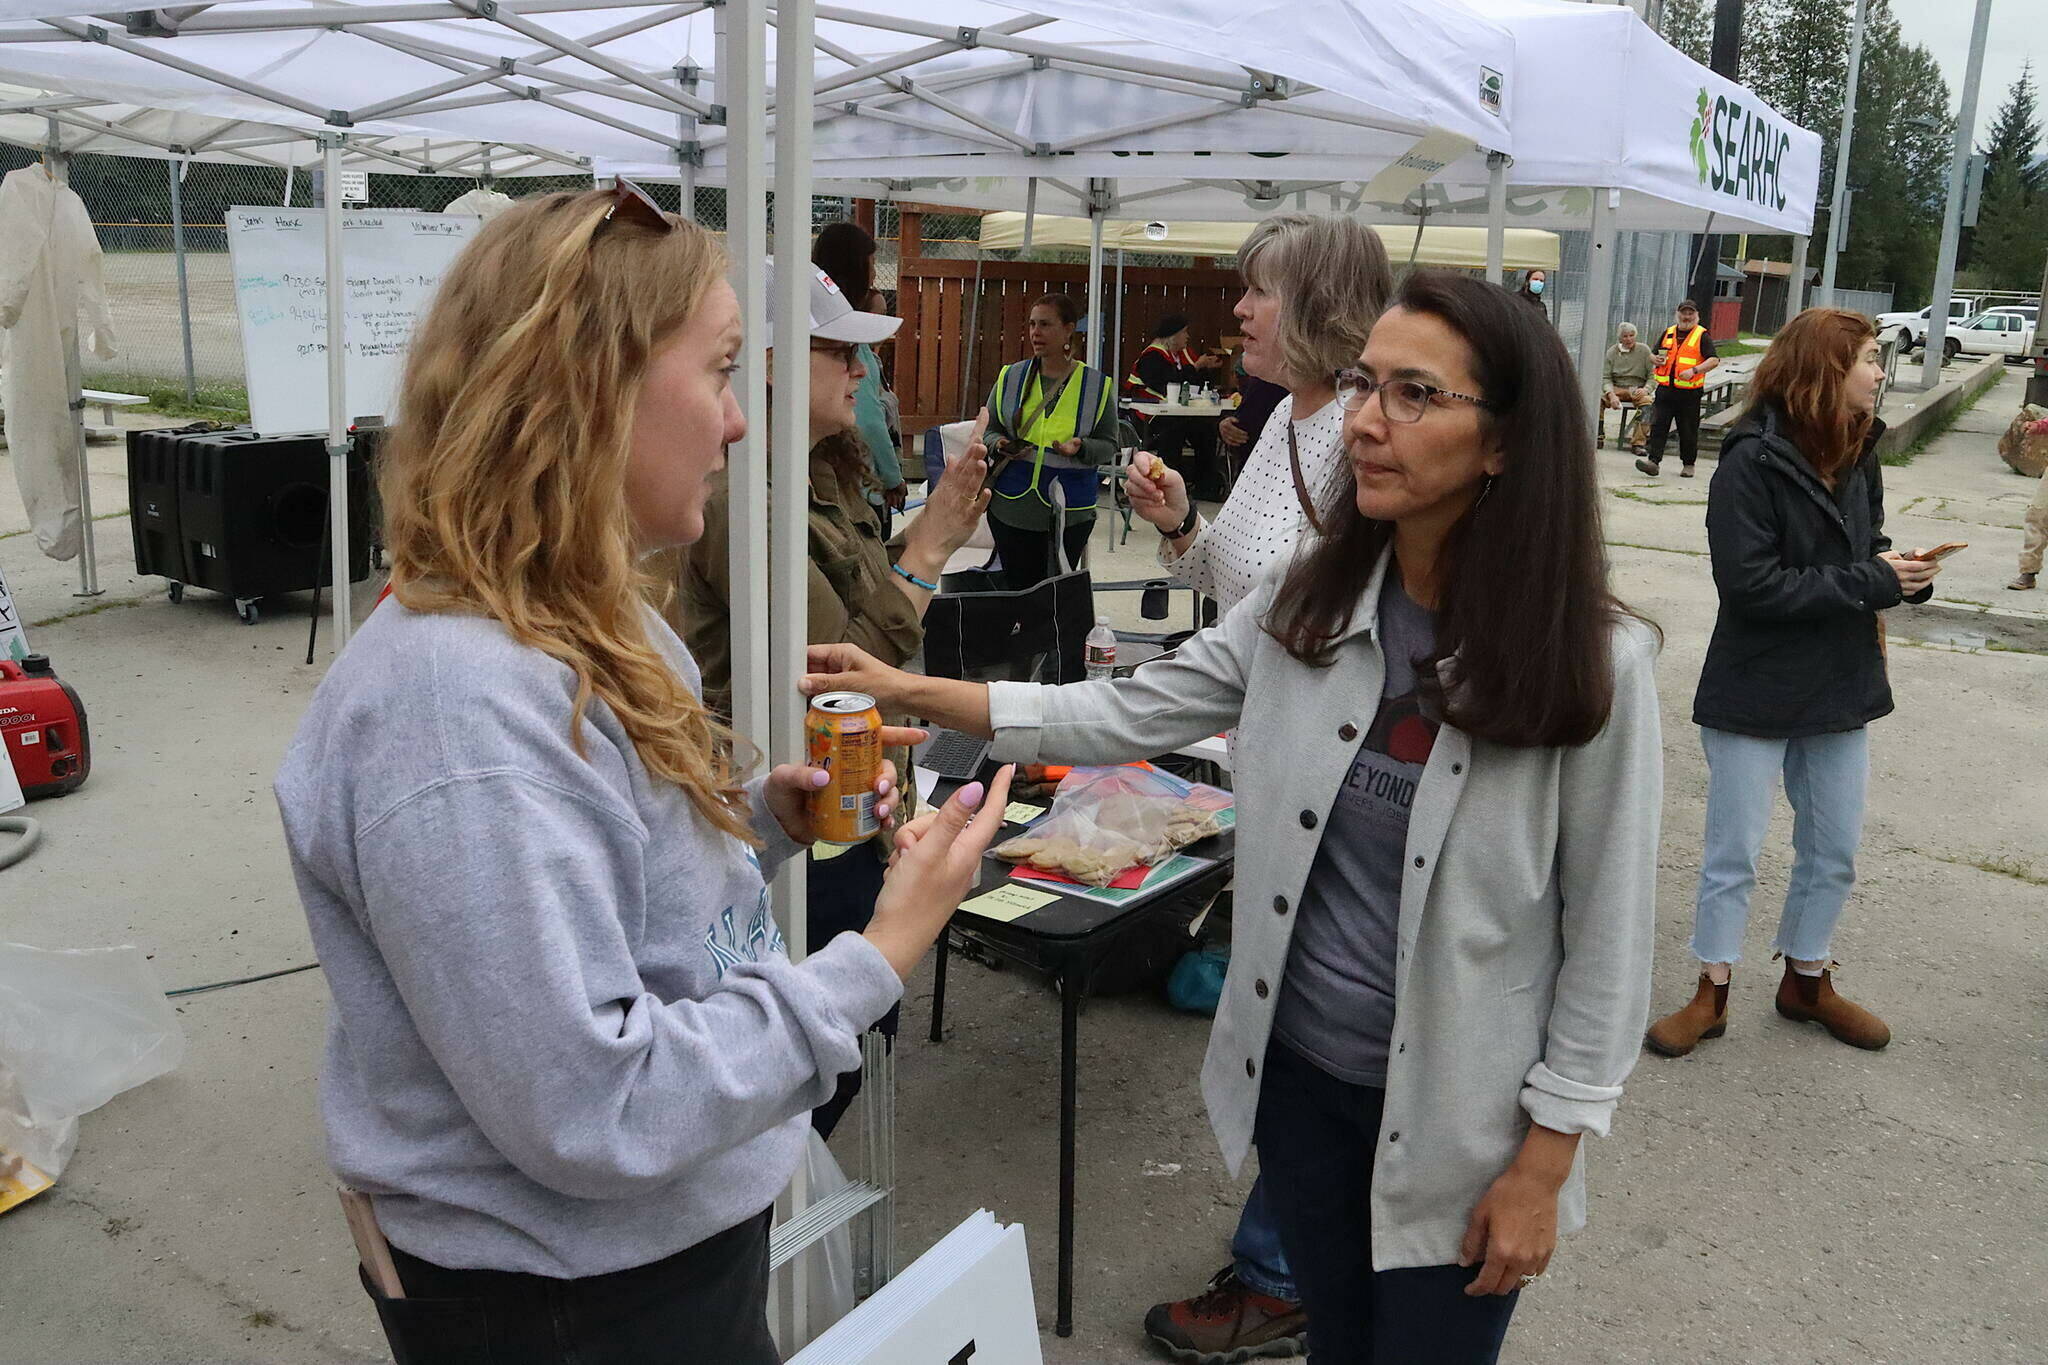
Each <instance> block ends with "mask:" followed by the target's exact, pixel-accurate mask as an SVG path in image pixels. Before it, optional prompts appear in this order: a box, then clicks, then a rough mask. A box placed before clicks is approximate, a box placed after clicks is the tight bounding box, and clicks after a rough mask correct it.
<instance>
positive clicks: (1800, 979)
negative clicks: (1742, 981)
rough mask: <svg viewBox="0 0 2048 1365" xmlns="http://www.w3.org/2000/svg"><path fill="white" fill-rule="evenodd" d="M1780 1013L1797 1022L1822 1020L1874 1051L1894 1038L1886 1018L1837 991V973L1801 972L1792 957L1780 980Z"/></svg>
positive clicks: (1846, 1038) (1853, 1044) (1857, 1044)
mask: <svg viewBox="0 0 2048 1365" xmlns="http://www.w3.org/2000/svg"><path fill="white" fill-rule="evenodd" d="M1778 1013H1780V1014H1782V1015H1784V1016H1785V1017H1786V1018H1787V1019H1791V1020H1793V1021H1795V1022H1797V1023H1811V1024H1819V1025H1820V1026H1821V1027H1822V1028H1824V1029H1826V1030H1827V1031H1828V1032H1829V1033H1832V1034H1833V1035H1834V1036H1835V1037H1836V1038H1838V1039H1840V1040H1841V1041H1843V1042H1845V1043H1847V1044H1848V1045H1849V1046H1850V1047H1860V1048H1864V1049H1866V1050H1868V1051H1871V1052H1876V1051H1877V1050H1878V1049H1879V1048H1882V1047H1883V1046H1884V1045H1885V1044H1886V1043H1889V1042H1890V1041H1891V1040H1892V1031H1891V1030H1890V1029H1889V1028H1886V1027H1885V1022H1884V1020H1882V1019H1880V1018H1878V1017H1877V1016H1876V1015H1874V1014H1872V1013H1871V1012H1870V1011H1869V1010H1867V1009H1865V1008H1863V1006H1861V1005H1859V1004H1857V1003H1856V1002H1855V1001H1853V1000H1847V999H1844V998H1843V997H1841V996H1839V995H1836V994H1835V982H1834V973H1832V972H1826V971H1824V972H1822V973H1821V974H1820V975H1819V976H1801V975H1800V974H1799V971H1798V969H1797V968H1795V967H1794V966H1793V965H1792V959H1790V958H1786V959H1785V979H1784V980H1783V981H1781V982H1779V983H1778Z"/></svg>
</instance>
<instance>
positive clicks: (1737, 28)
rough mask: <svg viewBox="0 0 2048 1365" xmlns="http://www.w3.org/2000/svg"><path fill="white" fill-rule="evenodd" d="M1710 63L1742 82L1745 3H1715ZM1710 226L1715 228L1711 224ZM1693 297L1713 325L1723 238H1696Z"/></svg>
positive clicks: (1723, 0) (1717, 0)
mask: <svg viewBox="0 0 2048 1365" xmlns="http://www.w3.org/2000/svg"><path fill="white" fill-rule="evenodd" d="M1707 64H1708V65H1709V66H1710V67H1712V68H1713V71H1714V74H1715V75H1717V76H1726V77H1727V78H1728V79H1729V80H1731V81H1735V80H1740V79H1741V77H1740V75H1739V74H1738V73H1739V72H1740V69H1741V65H1742V0H1714V46H1713V50H1712V52H1711V53H1710V54H1709V56H1708V61H1707ZM1709 226H1712V225H1711V224H1709ZM1692 250H1693V270H1692V296H1693V299H1694V300H1695V301H1696V302H1697V303H1698V304H1699V306H1700V318H1701V321H1703V322H1705V323H1706V324H1707V326H1708V328H1709V330H1711V329H1712V327H1713V323H1714V289H1715V286H1716V285H1717V284H1718V283H1719V281H1720V276H1721V239H1720V237H1719V236H1717V235H1714V234H1708V235H1706V236H1704V237H1695V238H1694V239H1693V246H1692Z"/></svg>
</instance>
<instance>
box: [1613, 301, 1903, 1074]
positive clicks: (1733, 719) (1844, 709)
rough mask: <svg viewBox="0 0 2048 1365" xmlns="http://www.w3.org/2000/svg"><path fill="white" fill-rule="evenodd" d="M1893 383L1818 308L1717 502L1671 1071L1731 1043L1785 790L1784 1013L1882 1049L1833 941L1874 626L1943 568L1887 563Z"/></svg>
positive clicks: (1772, 359)
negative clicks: (1683, 992) (1727, 1035)
mask: <svg viewBox="0 0 2048 1365" xmlns="http://www.w3.org/2000/svg"><path fill="white" fill-rule="evenodd" d="M1883 380H1884V369H1883V367H1882V366H1881V365H1880V364H1879V362H1878V344H1877V337H1876V335H1875V334H1874V333H1872V331H1871V329H1870V323H1869V322H1868V321H1867V320H1865V319H1864V318H1863V317H1862V316H1861V315H1859V314H1856V313H1850V312H1844V311H1842V310H1840V309H1833V308H1809V309H1808V310H1807V311H1805V312H1804V313H1801V314H1800V315H1799V316H1798V317H1796V318H1794V319H1793V320H1792V321H1791V323H1789V324H1788V325H1787V326H1786V327H1785V329H1784V330H1783V331H1781V332H1779V333H1778V336H1777V339H1776V340H1775V341H1773V342H1772V343H1771V349H1770V352H1769V354H1767V355H1766V356H1765V357H1764V361H1763V363H1762V364H1761V365H1759V366H1758V367H1757V372H1756V378H1755V379H1754V380H1753V381H1752V382H1751V384H1750V407H1749V411H1748V412H1747V413H1746V414H1744V416H1743V418H1742V420H1741V421H1740V422H1738V423H1737V424H1736V426H1735V427H1734V428H1733V430H1731V431H1730V433H1729V436H1728V440H1727V442H1726V443H1725V444H1724V445H1723V447H1722V450H1721V460H1720V468H1719V470H1718V471H1717V472H1716V473H1715V475H1714V482H1713V484H1712V486H1711V487H1710V488H1709V489H1708V495H1707V540H1708V544H1709V545H1710V547H1711V548H1712V550H1713V555H1714V585H1715V587H1716V588H1718V589H1719V591H1720V594H1721V610H1720V615H1719V617H1718V619H1717V620H1716V621H1715V623H1714V637H1713V641H1712V643H1710V644H1709V645H1708V646H1707V662H1706V666H1705V667H1704V668H1703V669H1702V670H1701V673H1700V685H1699V692H1698V695H1697V696H1696V697H1695V699H1694V701H1693V720H1694V722H1695V723H1696V724H1697V725H1699V726H1700V740H1701V743H1702V744H1703V745H1704V746H1705V748H1706V752H1707V766H1708V768H1709V770H1710V772H1711V778H1710V779H1709V782H1708V787H1707V832H1706V849H1705V852H1704V855H1703V857H1702V860H1701V864H1700V885H1699V897H1698V902H1697V905H1696V906H1695V910H1694V919H1693V938H1692V950H1693V953H1694V954H1695V955H1696V956H1697V957H1698V958H1699V961H1700V975H1699V985H1698V989H1697V990H1696V991H1695V993H1694V995H1693V998H1692V1001H1691V1002H1690V1003H1689V1004H1687V1005H1686V1006H1685V1007H1684V1008H1683V1009H1681V1010H1679V1011H1677V1012H1676V1013H1674V1014H1669V1015H1666V1016H1665V1017H1664V1018H1662V1019H1659V1020H1658V1021H1657V1022H1656V1023H1654V1024H1652V1025H1651V1026H1650V1030H1649V1034H1648V1042H1649V1045H1650V1047H1651V1049H1652V1050H1654V1051H1656V1052H1660V1053H1663V1054H1664V1055H1665V1056H1667V1057H1678V1056H1683V1055H1684V1054H1686V1053H1688V1052H1690V1051H1692V1050H1693V1048H1694V1047H1695V1046H1696V1045H1697V1044H1698V1043H1699V1040H1700V1039H1702V1038H1718V1037H1720V1036H1721V1035H1722V1034H1723V1033H1724V1032H1726V1031H1727V1028H1728V980H1729V973H1730V971H1731V970H1732V969H1733V967H1734V964H1735V963H1736V961H1737V960H1739V959H1740V958H1741V956H1742V935H1743V930H1744V928H1745V927H1746V926H1747V924H1748V922H1749V900H1750V892H1751V891H1752V890H1753V889H1754V888H1755V886H1756V856H1757V851H1758V850H1759V849H1760V848H1761V847H1762V846H1763V841H1764V834H1765V832H1766V831H1767V829H1768V828H1769V825H1770V819H1771V802H1772V800H1773V798H1774V796H1775V795H1776V789H1777V785H1778V782H1779V778H1780V774H1782V775H1783V780H1784V784H1785V795H1786V796H1787V797H1788V798H1789V799H1790V800H1791V802H1792V810H1793V815H1794V819H1793V826H1792V848H1793V863H1792V878H1791V884H1790V886H1789V887H1788V888H1787V889H1786V893H1785V910H1784V914H1783V915H1782V916H1781V917H1780V918H1779V920H1778V936H1777V941H1776V944H1775V947H1776V949H1777V953H1776V955H1778V956H1782V957H1784V958H1785V959H1786V961H1785V977H1784V980H1783V982H1782V983H1781V984H1780V985H1779V987H1778V1000H1777V1005H1778V1013H1780V1014H1782V1015H1784V1016H1785V1017H1786V1018H1787V1019H1794V1020H1801V1021H1809V1022H1812V1023H1817V1024H1820V1025H1821V1026H1823V1027H1824V1028H1826V1029H1827V1031H1828V1032H1829V1033H1831V1034H1833V1035H1834V1036H1835V1037H1836V1038H1839V1039H1841V1040H1842V1041H1843V1042H1845V1043H1848V1044H1851V1045H1852V1046H1855V1047H1861V1048H1870V1049H1876V1048H1881V1047H1883V1046H1884V1045H1885V1044H1886V1043H1889V1042H1890V1041H1891V1030H1890V1029H1888V1028H1887V1027H1886V1026H1885V1024H1884V1021H1883V1020H1881V1019H1879V1018H1878V1017H1877V1016H1876V1015H1874V1014H1872V1013H1871V1012H1870V1011H1869V1010H1867V1009H1864V1008H1863V1007H1862V1006H1860V1005H1856V1004H1853V1003H1851V1002H1850V1001H1848V1000H1846V999H1844V998H1843V997H1841V996H1839V995H1837V994H1835V990H1834V984H1833V981H1832V979H1831V977H1830V975H1829V967H1830V964H1831V954H1832V953H1833V951H1834V931H1835V924H1836V922H1837V921H1838V920H1839V919H1840V918H1841V915H1842V906H1843V904H1844V903H1845V902H1846V901H1847V900H1848V899H1849V890H1850V888H1851V887H1852V886H1854V885H1855V881H1856V847H1857V844H1858V843H1859V842H1860V841H1861V839H1862V831H1863V794H1864V787H1865V785H1866V782H1867V780H1868V778H1869V773H1870V749H1869V737H1868V731H1867V730H1866V728H1865V727H1866V726H1868V725H1869V723H1870V722H1871V721H1873V720H1876V719H1877V718H1878V717H1880V716H1885V715H1889V714H1890V713H1891V710H1892V693H1891V685H1890V683H1889V682H1888V681H1887V680H1886V677H1885V661H1884V651H1883V625H1882V623H1881V622H1880V620H1879V618H1878V615H1877V614H1878V613H1879V612H1880V611H1883V610H1884V609H1885V608H1887V607H1895V606H1897V605H1898V604H1899V603H1900V602H1901V601H1907V602H1924V601H1926V600H1927V599H1928V598H1929V597H1930V596H1932V595H1933V593H1934V586H1933V585H1934V576H1935V574H1937V573H1939V572H1940V571H1941V565H1940V564H1939V563H1938V562H1936V561H1932V560H1923V559H1921V558H1919V554H1920V552H1919V551H1915V552H1914V553H1913V554H1912V555H1905V554H1901V553H1899V552H1897V551H1895V550H1893V549H1892V547H1891V545H1892V543H1891V541H1890V540H1889V539H1888V538H1886V536H1885V534H1884V480H1883V478H1882V476H1881V473H1880V471H1879V468H1878V462H1877V438H1878V437H1879V435H1881V434H1882V433H1883V431H1884V423H1883V422H1881V421H1879V420H1878V418H1877V416H1876V406H1877V392H1878V386H1879V385H1880V384H1881V383H1882V382H1883Z"/></svg>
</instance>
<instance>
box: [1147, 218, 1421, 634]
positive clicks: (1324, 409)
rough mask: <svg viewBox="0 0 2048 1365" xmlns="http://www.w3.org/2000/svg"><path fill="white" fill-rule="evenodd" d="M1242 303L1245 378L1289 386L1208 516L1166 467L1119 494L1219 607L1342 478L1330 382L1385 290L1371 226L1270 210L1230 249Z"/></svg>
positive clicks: (1255, 577)
mask: <svg viewBox="0 0 2048 1365" xmlns="http://www.w3.org/2000/svg"><path fill="white" fill-rule="evenodd" d="M1238 269H1239V271H1240V272H1241V273H1242V274H1243V276H1244V285H1245V289H1244V297H1243V298H1242V299H1240V300H1238V304H1237V308H1236V309H1235V316H1236V318H1237V321H1238V329H1239V331H1240V332H1241V333H1242V335H1243V337H1244V368H1245V372H1246V373H1247V374H1250V375H1253V376H1255V377H1257V378H1259V379H1264V380H1267V381H1269V382H1271V383H1274V384H1279V385H1281V386H1282V387H1283V388H1285V389H1286V390H1287V397H1285V398H1283V399H1281V400H1280V403H1279V406H1277V407H1276V408H1274V410H1273V415H1272V416H1271V417H1270V418H1269V419H1267V422H1266V426H1265V430H1264V431H1263V432H1262V433H1261V434H1260V436H1259V442H1258V444H1257V445H1256V446H1254V447H1253V448H1252V453H1251V457H1250V458H1249V459H1248V460H1246V461H1245V466H1244V471H1243V473H1241V474H1240V475H1239V476H1238V479H1237V483H1236V485H1235V486H1234V487H1233V488H1232V489H1231V493H1230V497H1229V500H1228V501H1226V502H1225V503H1224V504H1223V506H1222V507H1221V509H1220V510H1218V511H1217V513H1216V515H1215V519H1214V520H1210V519H1209V518H1206V517H1204V516H1202V514H1201V513H1200V512H1199V511H1198V510H1196V508H1195V506H1194V503H1193V501H1192V500H1191V499H1190V498H1189V497H1188V490H1187V484H1186V482H1185V481H1184V480H1183V479H1182V478H1181V476H1180V474H1179V473H1178V472H1176V471H1175V470H1172V469H1169V468H1166V467H1165V466H1164V465H1163V464H1160V465H1155V466H1152V467H1151V468H1146V467H1144V466H1143V463H1142V462H1141V463H1140V464H1139V465H1134V466H1133V467H1132V469H1131V472H1130V473H1129V475H1128V476H1127V477H1126V480H1125V489H1126V491H1127V492H1128V493H1129V495H1130V499H1131V506H1132V508H1133V509H1134V510H1136V512H1137V513H1138V515H1139V516H1141V517H1143V518H1144V519H1145V520H1146V521H1148V522H1150V523H1151V524H1152V525H1153V526H1154V527H1155V528H1157V530H1158V531H1159V534H1160V537H1161V544H1160V547H1159V559H1160V562H1161V563H1162V564H1164V565H1165V566H1166V567H1168V568H1169V569H1172V570H1173V573H1174V577H1175V578H1177V579H1179V580H1180V581H1181V582H1183V583H1186V584H1187V585H1188V586H1190V587H1192V588H1194V589H1196V590H1197V591H1199V592H1203V593H1207V594H1208V595H1209V596H1211V597H1214V598H1215V599H1216V600H1217V604H1218V606H1219V607H1220V608H1221V609H1222V610H1223V611H1229V610H1230V608H1232V607H1234V606H1236V605H1237V603H1238V602H1239V601H1241V600H1242V599H1243V598H1245V597H1247V596H1249V595H1250V594H1251V590H1252V588H1253V587H1254V586H1255V585H1256V584H1257V583H1258V581H1259V576H1260V575H1261V574H1263V573H1264V572H1265V571H1266V567H1267V566H1268V565H1270V564H1272V563H1273V562H1274V561H1275V560H1277V559H1281V558H1284V557H1286V556H1288V555H1290V554H1292V553H1293V550H1294V545H1295V542H1296V540H1297V539H1298V538H1299V537H1300V535H1301V533H1302V531H1303V530H1305V529H1306V530H1310V531H1314V530H1317V529H1319V528H1318V527H1317V526H1316V516H1317V513H1316V509H1317V508H1318V507H1320V506H1322V504H1323V502H1324V500H1325V499H1324V495H1325V494H1327V493H1328V492H1329V491H1330V490H1331V488H1332V487H1333V486H1334V485H1335V482H1336V481H1337V479H1338V478H1339V477H1340V476H1341V475H1342V474H1343V473H1344V469H1345V465H1344V438H1343V430H1344V412H1343V409H1341V408H1340V407H1338V405H1337V403H1336V393H1337V391H1336V389H1335V387H1334V383H1335V381H1334V378H1333V376H1334V375H1335V374H1336V373H1337V371H1338V370H1340V369H1342V368H1344V367H1345V366H1346V365H1349V364H1350V363H1351V362H1352V361H1354V360H1356V359H1357V358H1358V353H1359V352H1360V351H1361V350H1363V349H1364V348H1365V337H1366V333H1368V332H1370V331H1371V330H1372V325H1373V322H1374V321H1375V320H1376V319H1377V318H1378V317H1379V315H1380V310H1381V308H1383V307H1384V306H1385V305H1386V301H1387V297H1388V295H1389V294H1391V293H1392V292H1393V288H1394V277H1393V270H1392V268H1391V267H1390V266H1389V265H1388V263H1387V249H1386V247H1385V246H1383V245H1382V244H1381V243H1380V239H1379V237H1378V236H1377V235H1375V234H1374V232H1373V231H1372V229H1371V228H1368V227H1365V226H1363V225H1361V224H1360V223H1358V222H1357V221H1356V220H1354V219H1350V218H1338V217H1334V216H1330V215H1326V214H1310V213H1279V214H1275V215H1274V216H1272V217H1271V218H1268V219H1266V220H1264V221H1263V222H1261V223H1260V224H1259V225H1258V226H1257V227H1256V228H1254V229H1252V233H1251V235H1250V236H1249V237H1247V238H1245V242H1244V246H1243V248H1242V249H1240V250H1239V252H1238Z"/></svg>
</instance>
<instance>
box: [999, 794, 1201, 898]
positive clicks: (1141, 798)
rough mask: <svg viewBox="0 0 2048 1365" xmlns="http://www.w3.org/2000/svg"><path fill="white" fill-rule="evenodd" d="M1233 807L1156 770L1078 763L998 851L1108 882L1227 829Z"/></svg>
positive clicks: (1082, 878)
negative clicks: (1225, 817)
mask: <svg viewBox="0 0 2048 1365" xmlns="http://www.w3.org/2000/svg"><path fill="white" fill-rule="evenodd" d="M1218 798H1220V802H1219V800H1218ZM1229 804H1230V798H1229V796H1228V794H1227V793H1223V792H1218V791H1216V790H1215V789H1214V788H1209V787H1196V786H1191V785H1190V784H1188V783H1186V782H1183V781H1181V780H1180V779H1179V778H1177V777H1174V776H1172V775H1171V774H1169V773H1163V772H1160V771H1159V770H1157V769H1156V768H1144V767H1120V768H1076V769H1074V770H1073V771H1072V772H1070V773H1068V774H1067V776H1066V778H1065V779H1064V780H1062V781H1061V783H1060V785H1059V790H1058V791H1057V792H1056V793H1054V796H1053V803H1052V811H1051V813H1050V814H1048V815H1047V816H1046V817H1045V818H1044V819H1043V820H1041V821H1039V822H1038V823H1037V824H1036V825H1033V826H1032V827H1031V828H1030V829H1029V830H1027V831H1026V832H1025V833H1023V834H1020V835H1018V836H1017V837H1016V838H1014V839H1011V840H1009V841H1008V842H1006V843H1003V844H1001V845H998V846H997V848H996V850H995V854H996V856H997V857H998V858H1001V859H1003V860H1004V861H1006V862H1012V863H1029V864H1030V865H1031V866H1032V867H1035V868H1037V869H1038V870H1039V871H1041V872H1057V873H1059V874H1061V875H1062V876H1067V877H1071V878H1073V879H1074V880H1075V881H1077V882H1085V883H1087V884H1088V885H1090V886H1108V885H1109V884H1110V883H1111V882H1113V881H1115V880H1116V878H1117V877H1118V875H1119V874H1121V873H1122V872H1124V871H1125V870H1126V869H1128V868H1132V867H1136V866H1139V865H1141V864H1145V865H1149V864H1152V863H1156V862H1158V861H1159V860H1160V859H1162V858H1164V857H1167V856H1169V855H1171V854H1172V853H1174V852H1175V851H1176V850H1178V849H1182V848H1185V847H1186V846H1187V845H1189V844H1191V843H1194V842H1195V841H1196V840H1197V839H1205V838H1207V837H1208V836H1209V835H1211V834H1215V833H1217V832H1218V831H1219V830H1220V829H1222V827H1223V826H1222V822H1221V820H1220V819H1219V818H1218V811H1219V810H1220V809H1223V808H1227V807H1228V806H1229Z"/></svg>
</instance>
